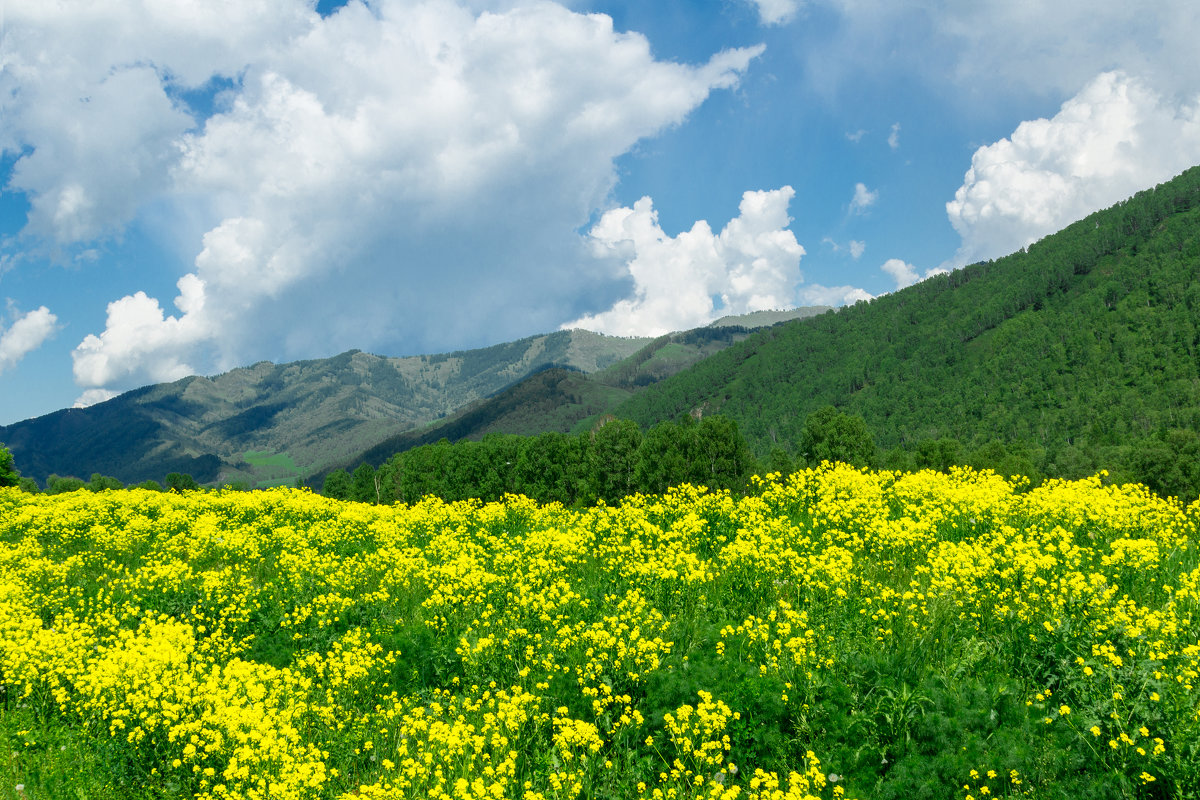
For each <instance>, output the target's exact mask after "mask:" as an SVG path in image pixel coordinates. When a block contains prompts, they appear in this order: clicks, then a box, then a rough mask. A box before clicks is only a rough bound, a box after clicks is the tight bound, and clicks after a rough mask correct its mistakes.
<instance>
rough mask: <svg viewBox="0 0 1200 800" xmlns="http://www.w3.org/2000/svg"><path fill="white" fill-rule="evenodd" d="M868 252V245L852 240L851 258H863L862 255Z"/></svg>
mask: <svg viewBox="0 0 1200 800" xmlns="http://www.w3.org/2000/svg"><path fill="white" fill-rule="evenodd" d="M865 252H867V243H866V242H860V241H859V240H857V239H851V240H850V257H851V258H861V257H862V254H863V253H865Z"/></svg>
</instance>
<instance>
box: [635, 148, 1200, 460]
mask: <svg viewBox="0 0 1200 800" xmlns="http://www.w3.org/2000/svg"><path fill="white" fill-rule="evenodd" d="M827 404H832V405H835V406H837V407H839V408H841V409H843V410H845V411H847V412H850V413H856V414H860V415H861V416H863V417H864V418H865V419H866V421H867V424H868V426H869V428H870V429H871V430H872V432H873V433H874V435H875V437H876V440H877V441H878V443H879V444H880V445H881V446H882V447H884V448H885V449H886V448H889V447H893V446H896V445H900V444H904V443H911V442H913V441H914V440H918V439H920V438H924V437H933V438H938V437H942V436H950V437H955V438H957V439H959V440H961V441H962V442H964V443H967V444H970V443H986V442H988V441H989V440H992V439H999V440H1002V441H1014V440H1019V441H1024V442H1028V443H1031V444H1034V445H1037V446H1041V447H1045V448H1046V449H1047V450H1048V451H1049V456H1050V457H1049V458H1048V459H1047V460H1048V461H1049V462H1053V461H1054V459H1055V458H1059V460H1060V461H1061V462H1063V463H1066V462H1068V461H1071V460H1072V459H1074V460H1076V461H1078V460H1080V459H1085V460H1086V459H1091V460H1092V461H1096V460H1099V461H1100V462H1101V463H1100V464H1099V465H1098V466H1106V465H1107V464H1105V463H1103V462H1105V458H1104V457H1103V455H1104V448H1110V447H1119V446H1122V445H1127V444H1130V443H1131V442H1135V441H1136V440H1138V439H1139V438H1142V437H1147V436H1151V435H1154V434H1156V433H1158V432H1159V431H1160V430H1161V429H1170V428H1188V429H1192V430H1195V429H1197V428H1200V169H1192V170H1189V171H1188V172H1186V173H1184V174H1183V175H1181V176H1179V177H1178V178H1176V179H1175V180H1173V181H1170V182H1169V183H1166V184H1163V185H1161V186H1159V187H1157V188H1156V189H1153V190H1149V191H1145V192H1141V193H1139V194H1138V195H1137V196H1136V197H1133V198H1131V199H1130V200H1128V201H1126V202H1124V203H1121V204H1119V205H1117V206H1115V207H1113V208H1111V209H1108V210H1106V211H1101V212H1098V213H1096V214H1093V215H1092V216H1089V217H1088V218H1087V219H1084V220H1082V221H1080V222H1078V223H1076V224H1074V225H1071V226H1070V227H1068V228H1066V229H1065V230H1063V231H1061V232H1059V233H1057V234H1055V235H1053V236H1050V237H1047V238H1045V239H1043V240H1042V241H1040V242H1038V243H1036V244H1034V245H1032V246H1030V247H1029V248H1028V250H1027V252H1019V253H1015V254H1013V255H1011V256H1008V257H1005V258H1002V259H999V260H997V261H994V262H988V263H985V264H976V265H974V266H970V267H967V268H965V269H961V270H958V271H955V272H953V273H951V274H949V275H942V276H937V277H934V278H931V279H929V280H926V281H924V282H922V283H920V284H917V285H915V286H912V287H909V288H907V289H904V290H902V291H898V292H895V293H893V294H890V295H885V296H883V297H879V298H877V299H875V300H873V301H871V302H869V303H860V304H858V305H855V306H853V307H848V308H844V309H842V310H840V311H838V312H837V313H833V314H825V315H822V316H819V317H816V318H814V319H809V320H802V321H798V322H793V323H789V324H786V325H781V326H778V327H775V328H771V329H769V330H767V331H764V332H762V333H759V334H757V335H755V336H753V337H751V338H750V339H748V340H747V341H745V342H743V343H741V344H740V345H737V346H735V347H732V348H730V349H729V350H727V351H725V352H723V353H720V354H718V355H716V356H714V357H713V358H710V359H707V360H705V361H703V362H701V363H699V364H697V365H696V366H695V367H692V368H691V369H689V370H687V371H685V372H682V373H680V374H679V375H676V376H674V377H673V378H670V379H668V380H665V381H663V382H661V383H659V384H657V385H655V386H652V387H649V388H648V389H647V390H646V391H645V392H642V393H640V394H639V395H637V396H635V397H632V398H630V399H628V400H626V401H624V402H623V404H621V405H620V406H618V407H616V408H615V409H612V410H613V411H614V413H616V414H617V415H618V416H622V417H630V418H633V419H635V420H637V421H638V422H639V423H641V424H643V425H649V424H652V423H654V422H656V421H658V420H661V419H673V418H676V417H678V416H679V415H680V414H682V413H685V412H688V411H691V410H693V409H697V408H703V409H705V411H706V412H707V413H721V414H725V415H729V416H732V417H733V418H735V419H736V420H737V422H738V424H739V426H740V428H741V430H742V431H743V432H744V433H745V434H746V435H747V437H748V438H749V439H750V440H751V444H752V445H753V446H754V447H755V449H756V450H758V451H759V452H760V453H763V452H765V451H766V450H768V449H769V448H770V447H771V446H772V445H775V444H782V445H789V446H790V445H791V444H792V443H794V442H796V440H797V439H798V438H799V434H800V431H801V429H802V426H803V423H804V420H805V418H806V417H807V415H808V414H809V413H811V412H812V411H813V410H815V409H817V408H819V407H821V406H823V405H827Z"/></svg>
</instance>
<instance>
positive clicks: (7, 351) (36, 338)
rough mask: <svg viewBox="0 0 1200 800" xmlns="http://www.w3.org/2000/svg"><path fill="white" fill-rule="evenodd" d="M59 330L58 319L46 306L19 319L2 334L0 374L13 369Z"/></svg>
mask: <svg viewBox="0 0 1200 800" xmlns="http://www.w3.org/2000/svg"><path fill="white" fill-rule="evenodd" d="M57 330H58V317H57V316H56V315H54V314H52V313H51V312H50V309H48V308H47V307H46V306H39V307H38V308H35V309H34V310H32V311H29V312H27V313H25V314H22V315H21V316H19V317H17V319H16V320H14V321H13V323H12V324H11V325H10V326H9V327H8V328H7V329H6V330H4V331H3V333H0V374H3V373H4V372H5V371H6V370H8V369H12V368H13V367H15V366H16V365H17V364H18V363H20V362H21V360H22V359H24V358H25V356H27V355H29V354H30V353H32V352H34V351H35V350H37V349H38V348H40V347H41V346H42V345H43V344H45V343H46V340H48V339H49V338H50V337H51V336H53V335H54V333H55V332H56V331H57Z"/></svg>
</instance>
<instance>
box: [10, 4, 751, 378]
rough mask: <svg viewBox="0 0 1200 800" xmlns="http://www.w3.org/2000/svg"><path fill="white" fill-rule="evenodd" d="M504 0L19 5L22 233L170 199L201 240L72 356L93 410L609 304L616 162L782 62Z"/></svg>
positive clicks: (113, 308) (482, 338)
mask: <svg viewBox="0 0 1200 800" xmlns="http://www.w3.org/2000/svg"><path fill="white" fill-rule="evenodd" d="M477 5H478V4H477ZM488 5H493V6H494V5H497V4H488ZM501 5H502V6H503V7H502V8H501V10H499V11H482V12H479V11H476V10H474V8H472V7H471V5H468V4H464V3H461V2H451V1H450V0H426V1H425V2H415V3H412V2H403V3H402V2H399V1H398V0H380V1H379V2H373V3H371V4H370V6H368V5H366V4H363V3H361V2H357V1H353V0H352V2H350V3H349V4H348V5H346V6H345V7H343V8H341V9H339V10H338V11H337V12H336V13H335V14H333V15H331V16H329V17H325V18H321V17H319V16H318V15H316V14H315V13H313V11H312V10H311V5H310V4H309V3H306V2H302V1H301V0H249V1H248V2H233V1H232V0H227V1H225V2H215V3H206V4H149V5H146V4H143V3H140V2H134V0H126V1H125V2H120V1H118V0H114V2H112V3H107V4H105V5H104V7H103V9H98V10H93V8H92V7H91V6H89V5H88V4H85V3H64V4H40V3H27V4H19V5H18V7H16V8H13V9H9V10H8V12H7V19H6V40H5V45H6V53H5V69H4V70H3V72H2V73H0V147H2V148H3V149H4V150H5V151H6V152H8V153H10V154H15V155H17V156H18V157H17V161H16V164H15V166H14V168H13V172H12V180H11V184H10V188H11V189H13V190H15V191H20V192H24V193H25V196H26V197H27V198H28V199H29V201H30V205H31V209H30V213H29V220H28V224H27V226H26V228H25V231H24V236H25V237H26V239H27V240H33V241H39V242H43V243H46V244H47V245H48V246H50V247H53V248H59V249H62V250H66V251H69V250H71V249H72V248H81V247H86V246H88V245H89V243H91V242H93V241H95V240H98V239H103V238H105V237H117V236H120V234H121V232H122V230H123V229H124V228H125V227H126V226H128V225H129V224H130V223H131V222H132V221H134V220H135V219H137V218H138V215H139V214H143V213H145V211H146V209H147V208H149V207H152V206H153V207H154V208H155V210H156V213H157V214H159V216H160V217H164V218H166V219H167V222H166V223H165V224H166V225H167V226H168V227H169V228H171V231H170V234H171V236H174V235H176V231H177V230H182V229H185V228H187V227H188V226H191V228H192V229H195V230H197V231H198V233H197V234H195V236H196V237H197V238H196V240H195V241H194V242H193V245H192V247H193V248H194V249H192V250H191V254H192V255H194V263H193V265H192V268H191V271H190V272H188V273H187V274H186V275H183V277H182V278H180V279H179V281H178V288H179V296H178V297H177V298H176V299H175V301H174V309H170V310H164V304H163V303H161V302H160V301H159V300H158V299H156V298H154V297H153V296H150V294H148V293H146V292H134V293H133V294H130V295H127V296H125V297H121V298H115V299H112V301H111V302H110V303H109V304H108V312H107V323H106V326H105V329H104V330H103V331H101V332H98V333H93V334H90V335H88V336H87V337H86V338H85V339H83V341H81V342H80V344H79V345H78V347H77V348H76V349H75V351H74V353H73V358H74V371H75V378H76V382H77V383H78V384H79V385H80V386H81V387H83V388H85V389H87V390H88V392H86V393H85V396H84V398H81V400H86V399H87V398H96V397H102V396H104V395H105V393H106V392H108V391H111V390H112V389H114V388H128V387H130V386H134V385H138V384H139V383H145V382H148V381H158V380H167V379H170V378H173V377H178V376H179V375H181V374H185V373H188V372H194V371H205V370H213V369H225V368H228V367H230V366H234V365H236V364H239V363H244V362H245V361H248V360H252V359H255V358H274V359H282V358H292V357H301V356H307V355H312V354H314V353H328V352H334V351H336V350H338V349H344V348H347V347H370V346H372V345H375V344H380V343H389V344H390V346H393V347H394V346H396V345H395V343H397V342H404V343H405V344H406V345H407V346H408V347H411V348H413V349H414V350H420V349H423V348H425V346H426V345H427V343H428V344H430V345H431V346H432V344H433V343H435V342H436V346H440V347H446V346H447V345H450V346H470V345H473V344H479V343H483V342H495V341H503V340H505V339H509V338H515V337H517V336H520V335H526V334H528V333H530V332H533V331H535V330H539V329H540V330H546V329H552V328H554V327H556V326H557V325H558V324H559V323H560V322H561V321H562V320H563V319H569V318H571V317H573V316H578V315H579V314H580V313H582V312H585V311H586V310H588V306H589V305H591V304H594V303H595V301H596V298H600V299H601V300H604V299H606V298H607V299H615V293H616V292H618V291H619V288H620V287H619V286H616V285H615V284H614V282H613V280H612V275H611V271H610V269H609V265H606V264H604V263H602V262H600V261H597V260H596V259H594V258H592V257H591V256H590V255H589V253H588V252H587V250H586V247H585V245H584V242H583V241H582V240H581V239H580V237H579V236H578V234H577V233H575V231H577V230H579V229H580V227H581V226H584V225H586V223H587V221H588V219H589V217H590V216H591V215H592V214H593V213H594V212H595V211H596V210H597V209H600V208H603V207H604V205H605V204H606V202H607V199H608V197H609V194H610V192H611V190H612V188H613V186H614V185H615V182H616V172H615V168H614V160H615V159H616V158H618V157H619V156H621V155H622V154H624V153H626V152H628V151H629V150H630V149H631V148H632V147H633V146H634V145H635V144H636V143H637V142H638V141H639V140H642V139H645V138H648V137H652V136H654V135H656V134H657V133H658V132H660V131H662V130H663V129H665V128H668V127H670V126H674V125H678V124H680V123H681V122H683V121H684V120H685V119H686V117H687V116H688V114H689V113H690V112H691V111H692V110H694V109H695V108H696V107H697V106H699V105H700V104H701V103H702V102H704V100H705V98H706V97H707V96H708V95H709V94H710V93H711V92H712V91H715V90H720V89H728V88H731V87H733V86H735V85H736V84H737V82H738V79H739V76H740V75H741V74H742V73H743V72H744V71H745V70H746V69H747V67H748V65H749V64H750V62H751V61H752V60H753V59H754V58H755V57H756V56H757V55H758V54H759V53H761V52H762V48H761V46H760V47H752V48H740V49H733V50H726V51H722V52H720V53H717V54H716V55H714V56H713V57H712V58H711V59H710V60H709V61H708V62H707V63H701V64H695V65H689V64H680V63H674V62H669V61H660V60H658V59H656V58H655V57H654V55H653V54H652V52H651V49H650V45H649V43H648V42H647V40H646V39H645V38H644V37H643V36H641V35H639V34H636V33H624V32H619V31H616V30H614V29H613V25H612V20H611V19H610V18H609V17H607V16H604V15H599V14H590V15H589V14H578V13H574V12H572V11H570V10H568V9H566V8H563V7H562V6H559V5H555V4H551V3H536V4H520V5H518V4H511V3H510V4H501ZM18 89H19V90H18ZM209 105H211V107H208V106H209ZM480 265H486V268H485V269H483V270H481V269H480ZM748 269H749V267H748ZM751 271H753V270H752V269H751ZM176 274H178V273H176ZM731 291H733V290H732V289H731ZM94 390H95V391H94Z"/></svg>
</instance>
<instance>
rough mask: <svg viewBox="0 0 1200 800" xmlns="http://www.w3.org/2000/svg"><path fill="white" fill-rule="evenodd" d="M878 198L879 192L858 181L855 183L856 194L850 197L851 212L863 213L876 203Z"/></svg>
mask: <svg viewBox="0 0 1200 800" xmlns="http://www.w3.org/2000/svg"><path fill="white" fill-rule="evenodd" d="M878 199H879V192H873V191H871V190H870V189H868V188H867V186H866V184H864V183H856V184H854V196H853V197H852V198H850V213H852V214H862V213H864V212H865V211H866V210H867V209H868V208H870V207H871V206H873V205H875V201H876V200H878Z"/></svg>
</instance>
